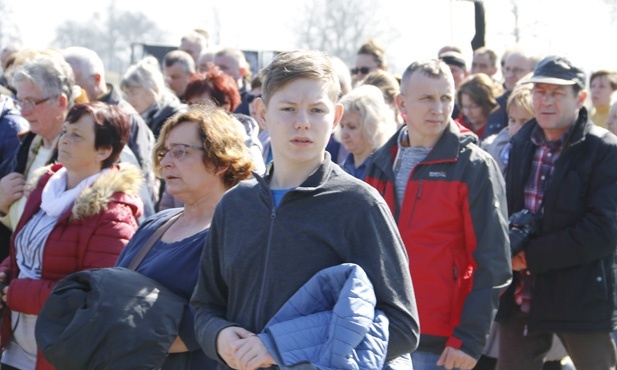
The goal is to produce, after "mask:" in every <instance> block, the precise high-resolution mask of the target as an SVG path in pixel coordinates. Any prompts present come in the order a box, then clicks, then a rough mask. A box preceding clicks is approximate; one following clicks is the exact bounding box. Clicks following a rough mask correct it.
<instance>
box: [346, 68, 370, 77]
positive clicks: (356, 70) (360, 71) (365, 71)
mask: <svg viewBox="0 0 617 370" xmlns="http://www.w3.org/2000/svg"><path fill="white" fill-rule="evenodd" d="M370 71H371V69H370V68H369V67H360V68H352V69H351V74H352V75H357V74H360V75H367V74H368V73H369V72H370Z"/></svg>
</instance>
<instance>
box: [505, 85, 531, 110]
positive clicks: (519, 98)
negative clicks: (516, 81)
mask: <svg viewBox="0 0 617 370" xmlns="http://www.w3.org/2000/svg"><path fill="white" fill-rule="evenodd" d="M531 87H532V84H520V85H516V87H515V88H514V90H512V93H510V96H509V97H508V103H507V104H506V112H510V107H512V106H514V105H516V106H517V107H519V108H521V109H523V110H524V111H525V112H527V113H529V115H531V116H532V117H535V116H536V114H535V112H534V110H533V103H532V98H531Z"/></svg>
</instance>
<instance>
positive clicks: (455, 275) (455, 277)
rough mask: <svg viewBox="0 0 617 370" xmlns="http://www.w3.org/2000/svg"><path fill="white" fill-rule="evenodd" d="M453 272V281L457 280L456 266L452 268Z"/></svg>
mask: <svg viewBox="0 0 617 370" xmlns="http://www.w3.org/2000/svg"><path fill="white" fill-rule="evenodd" d="M453 270H454V281H456V280H458V267H456V265H454V266H453Z"/></svg>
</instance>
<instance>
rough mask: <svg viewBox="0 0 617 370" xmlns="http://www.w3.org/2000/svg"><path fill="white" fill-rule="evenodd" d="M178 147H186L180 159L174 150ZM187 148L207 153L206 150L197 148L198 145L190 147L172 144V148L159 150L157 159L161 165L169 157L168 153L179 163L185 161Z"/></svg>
mask: <svg viewBox="0 0 617 370" xmlns="http://www.w3.org/2000/svg"><path fill="white" fill-rule="evenodd" d="M177 147H184V149H182V152H183V153H184V154H182V155H181V156H180V157H178V156H177V155H175V154H174V153H173V152H172V150H174V149H175V148H177ZM186 148H189V149H194V150H201V151H205V150H206V149H204V148H203V147H201V146H197V145H189V144H182V143H176V144H171V147H170V148H169V149H165V148H163V149H159V150H158V152H157V153H156V157H157V159H158V161H159V163H160V162H161V161H162V160H163V159H164V158H165V157H166V156H167V154H168V153H170V155H171V158H173V159H177V160H179V161H181V160H183V159H184V158H186V154H187V153H188V152H187V151H186Z"/></svg>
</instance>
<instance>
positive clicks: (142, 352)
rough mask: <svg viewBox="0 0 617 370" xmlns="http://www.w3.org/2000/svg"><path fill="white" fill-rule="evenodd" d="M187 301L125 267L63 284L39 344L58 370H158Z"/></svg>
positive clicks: (43, 316) (39, 328) (41, 324)
mask: <svg viewBox="0 0 617 370" xmlns="http://www.w3.org/2000/svg"><path fill="white" fill-rule="evenodd" d="M187 303H188V302H187V301H186V300H185V299H184V298H181V297H179V296H177V295H176V294H174V293H173V292H172V291H171V290H169V289H167V288H165V287H164V286H163V285H161V284H159V283H157V282H156V281H154V280H152V279H150V278H148V277H146V276H144V275H142V274H140V273H138V272H135V271H133V270H129V269H126V268H123V267H114V268H105V269H92V270H86V271H80V272H76V273H74V274H71V275H69V276H67V277H66V278H64V279H62V280H61V281H59V282H58V283H57V284H56V286H55V287H54V290H53V291H52V293H51V295H50V296H49V298H48V299H47V302H45V305H44V306H43V308H42V309H41V311H40V312H39V316H38V319H37V322H36V328H35V336H36V343H37V346H38V347H39V349H40V351H41V352H42V353H43V356H45V358H46V359H47V361H49V362H50V363H51V364H52V365H54V367H56V368H57V369H64V370H71V369H75V370H81V369H116V370H121V369H126V370H129V369H130V370H136V369H144V370H146V369H147V370H150V369H158V368H160V367H161V366H162V364H163V362H164V361H165V359H166V358H167V350H168V349H169V347H170V346H171V343H172V342H173V341H174V339H175V338H176V336H177V335H178V328H179V326H180V320H181V318H182V314H183V312H184V308H185V306H186V304H187Z"/></svg>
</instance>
